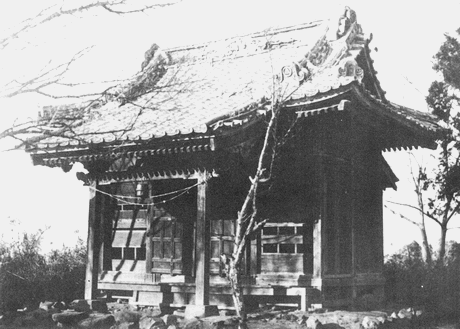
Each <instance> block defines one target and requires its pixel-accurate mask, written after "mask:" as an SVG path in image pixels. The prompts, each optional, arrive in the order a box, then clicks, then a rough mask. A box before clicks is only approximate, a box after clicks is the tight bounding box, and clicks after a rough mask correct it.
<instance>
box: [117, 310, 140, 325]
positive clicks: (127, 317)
mask: <svg viewBox="0 0 460 329" xmlns="http://www.w3.org/2000/svg"><path fill="white" fill-rule="evenodd" d="M113 315H114V317H115V320H116V321H117V322H118V323H130V322H139V320H140V319H141V314H140V313H139V312H134V311H131V310H129V309H121V310H117V311H116V312H114V313H113Z"/></svg>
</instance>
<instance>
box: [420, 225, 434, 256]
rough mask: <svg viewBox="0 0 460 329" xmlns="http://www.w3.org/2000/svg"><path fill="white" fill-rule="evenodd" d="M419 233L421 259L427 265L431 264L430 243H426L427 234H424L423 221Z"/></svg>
mask: <svg viewBox="0 0 460 329" xmlns="http://www.w3.org/2000/svg"><path fill="white" fill-rule="evenodd" d="M420 233H421V234H422V256H423V260H424V261H425V263H426V264H427V265H431V263H432V258H431V249H430V244H429V243H428V236H427V234H426V228H425V222H423V225H422V226H421V227H420Z"/></svg>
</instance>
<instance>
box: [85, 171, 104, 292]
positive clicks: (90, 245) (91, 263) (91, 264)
mask: <svg viewBox="0 0 460 329" xmlns="http://www.w3.org/2000/svg"><path fill="white" fill-rule="evenodd" d="M96 187H97V181H96V180H94V181H92V182H91V185H90V186H89V214H88V240H87V256H86V274H85V299H94V298H95V296H96V290H97V276H98V268H99V264H98V263H99V261H98V260H99V253H98V250H96V249H97V241H96V237H97V232H96V229H97V222H98V220H97V217H98V213H99V211H100V210H99V209H98V207H99V198H100V196H99V195H98V193H96Z"/></svg>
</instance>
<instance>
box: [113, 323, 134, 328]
mask: <svg viewBox="0 0 460 329" xmlns="http://www.w3.org/2000/svg"><path fill="white" fill-rule="evenodd" d="M112 328H113V329H139V323H138V322H124V323H118V324H116V325H115V326H113V327H112Z"/></svg>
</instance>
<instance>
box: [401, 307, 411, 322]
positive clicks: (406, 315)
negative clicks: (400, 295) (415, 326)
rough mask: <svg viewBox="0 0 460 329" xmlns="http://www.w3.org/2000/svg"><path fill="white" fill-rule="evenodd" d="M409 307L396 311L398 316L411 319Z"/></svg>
mask: <svg viewBox="0 0 460 329" xmlns="http://www.w3.org/2000/svg"><path fill="white" fill-rule="evenodd" d="M410 310H411V309H407V310H405V309H402V310H400V311H399V312H398V318H400V319H409V320H410V319H412V312H411V311H410Z"/></svg>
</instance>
